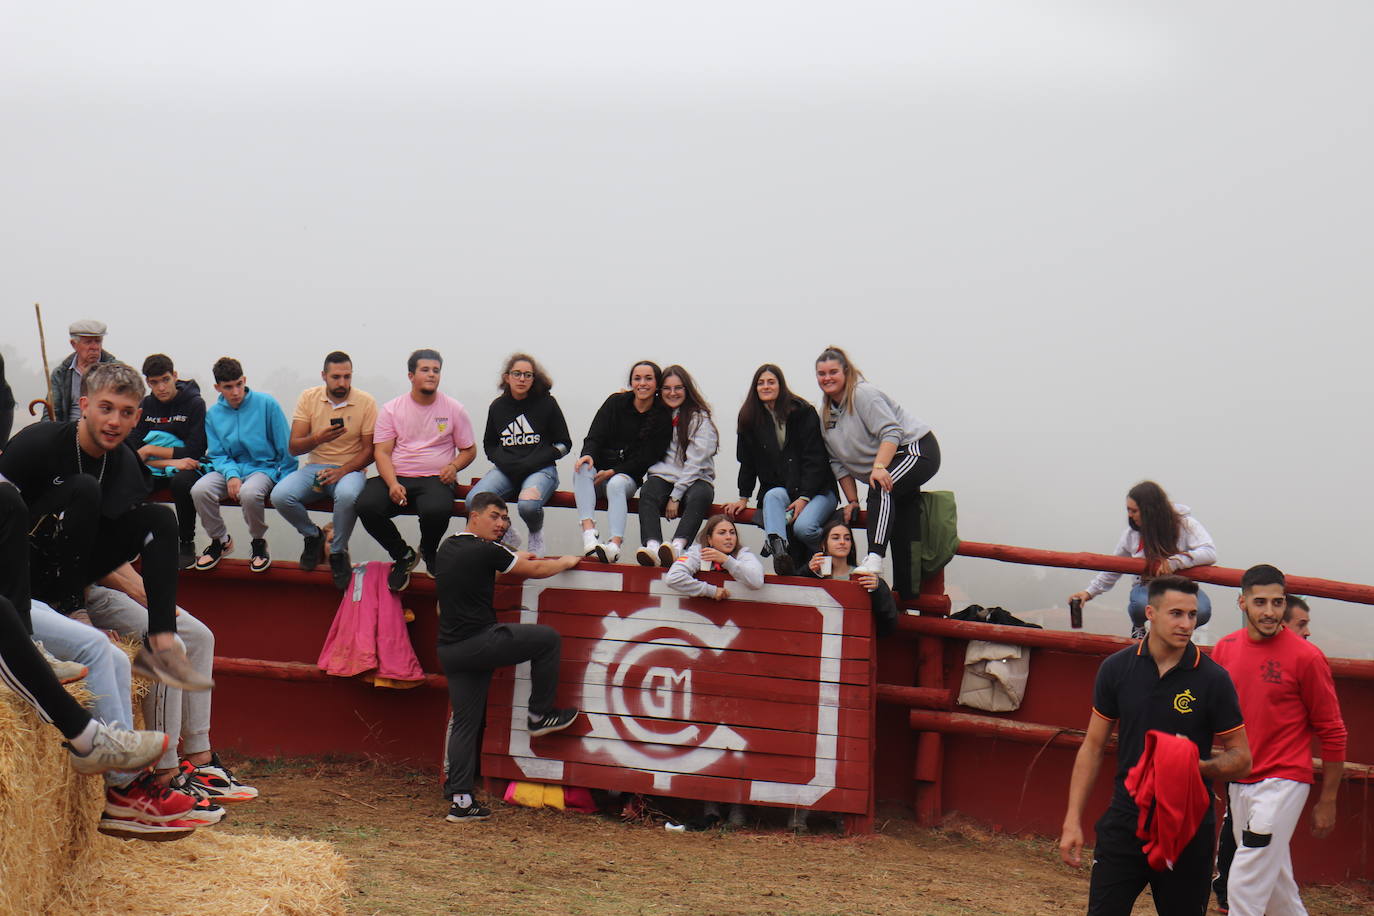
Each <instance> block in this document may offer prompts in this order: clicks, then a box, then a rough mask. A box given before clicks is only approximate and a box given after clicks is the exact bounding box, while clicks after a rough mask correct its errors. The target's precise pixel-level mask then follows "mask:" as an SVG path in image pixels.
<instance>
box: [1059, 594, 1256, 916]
mask: <svg viewBox="0 0 1374 916" xmlns="http://www.w3.org/2000/svg"><path fill="white" fill-rule="evenodd" d="M1145 617H1146V619H1147V620H1149V622H1150V630H1149V634H1148V635H1147V636H1146V638H1145V639H1143V640H1141V641H1140V642H1139V643H1137V644H1135V645H1133V646H1128V647H1127V648H1125V649H1122V650H1121V651H1120V652H1117V653H1115V654H1113V655H1112V656H1110V657H1109V658H1107V659H1106V660H1105V661H1104V662H1103V663H1102V665H1101V667H1100V668H1098V669H1097V683H1096V685H1095V686H1094V688H1093V710H1092V717H1091V718H1090V719H1089V721H1088V730H1087V734H1086V735H1084V737H1083V745H1082V746H1081V747H1080V748H1079V750H1078V756H1077V758H1076V759H1075V760H1074V765H1073V777H1072V779H1071V780H1070V782H1069V806H1068V811H1067V812H1066V813H1065V815H1064V828H1063V833H1062V834H1061V835H1060V838H1059V855H1060V857H1061V858H1062V859H1063V860H1064V861H1065V862H1066V863H1068V864H1069V865H1073V866H1075V867H1076V866H1078V865H1080V864H1081V852H1082V849H1083V808H1084V807H1085V806H1086V804H1087V801H1088V796H1089V795H1090V794H1091V792H1092V788H1093V785H1094V784H1095V783H1096V782H1097V775H1098V770H1099V769H1100V768H1101V765H1102V752H1103V748H1104V747H1105V745H1106V743H1107V739H1108V738H1109V737H1110V736H1111V733H1112V728H1113V726H1116V727H1117V729H1118V732H1119V735H1118V750H1117V768H1116V780H1115V786H1114V789H1113V791H1112V800H1111V804H1110V805H1108V807H1107V811H1106V813H1105V814H1103V815H1102V817H1101V819H1100V820H1098V822H1097V824H1096V827H1095V831H1096V833H1097V845H1096V847H1095V848H1094V850H1093V870H1092V882H1091V885H1090V887H1089V891H1088V913H1089V916H1109V914H1110V916H1117V914H1119V916H1129V914H1130V912H1131V910H1132V908H1133V907H1134V906H1135V901H1136V898H1137V897H1139V896H1140V892H1141V891H1142V890H1144V889H1145V886H1146V885H1147V884H1148V885H1149V886H1150V889H1151V891H1152V892H1153V894H1154V901H1155V910H1156V911H1157V912H1158V913H1160V914H1168V916H1185V914H1197V916H1203V914H1204V913H1206V912H1207V896H1208V891H1209V888H1210V884H1211V878H1212V838H1213V837H1214V836H1215V835H1216V824H1215V817H1214V815H1213V813H1212V810H1211V808H1210V807H1209V809H1208V811H1207V814H1206V816H1205V817H1204V818H1203V820H1202V823H1201V825H1200V826H1199V827H1198V828H1197V831H1196V832H1195V833H1194V835H1193V838H1192V839H1191V840H1190V841H1189V842H1188V844H1187V846H1186V848H1184V850H1183V852H1182V853H1181V854H1180V856H1179V858H1178V860H1177V861H1176V862H1174V867H1173V868H1172V869H1168V870H1164V871H1156V870H1154V869H1152V868H1151V867H1150V865H1149V862H1148V861H1147V859H1146V856H1145V852H1144V848H1143V843H1142V841H1141V840H1140V839H1139V838H1137V836H1136V822H1137V818H1138V816H1139V812H1138V809H1137V808H1136V804H1135V801H1134V800H1133V799H1132V798H1131V795H1130V793H1129V792H1128V791H1127V790H1126V774H1127V773H1128V772H1129V771H1130V769H1131V767H1133V766H1134V765H1135V764H1136V761H1138V760H1139V759H1140V756H1141V753H1142V751H1143V750H1144V748H1145V733H1146V732H1147V731H1150V730H1152V729H1157V730H1159V731H1162V732H1165V733H1167V734H1171V735H1173V734H1177V735H1181V736H1183V737H1185V738H1188V739H1189V740H1191V741H1192V742H1193V743H1194V744H1196V745H1197V749H1198V778H1199V779H1201V780H1202V781H1203V785H1204V786H1205V787H1206V788H1207V791H1208V794H1209V796H1210V793H1211V785H1210V783H1209V782H1208V780H1211V779H1222V780H1231V779H1236V778H1239V777H1242V776H1244V775H1245V774H1247V773H1248V772H1249V771H1250V746H1249V743H1248V742H1247V741H1246V738H1245V724H1244V722H1243V721H1242V719H1241V714H1240V702H1239V701H1238V700H1237V699H1236V689H1235V687H1234V686H1233V685H1232V683H1231V678H1230V676H1229V675H1227V673H1226V672H1225V671H1224V670H1223V669H1222V667H1221V666H1220V665H1218V664H1216V663H1215V662H1213V661H1212V660H1211V659H1210V658H1207V657H1206V656H1204V655H1202V653H1200V652H1199V651H1198V648H1197V646H1195V645H1193V642H1192V637H1193V630H1194V629H1195V628H1196V627H1197V583H1196V582H1194V581H1192V580H1191V579H1185V578H1183V577H1182V576H1160V577H1158V578H1156V579H1153V580H1152V581H1151V582H1150V589H1149V605H1148V606H1147V607H1146V608H1145ZM1214 740H1215V741H1217V742H1218V743H1219V744H1221V746H1222V748H1223V750H1222V752H1221V753H1220V754H1218V755H1216V756H1215V757H1212V756H1211V753H1212V742H1213V741H1214Z"/></svg>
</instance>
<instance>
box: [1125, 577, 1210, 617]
mask: <svg viewBox="0 0 1374 916" xmlns="http://www.w3.org/2000/svg"><path fill="white" fill-rule="evenodd" d="M1149 603H1150V587H1149V586H1148V585H1145V584H1143V583H1142V584H1140V585H1137V586H1136V587H1135V588H1133V589H1131V601H1130V603H1129V604H1127V605H1126V613H1128V614H1130V615H1131V625H1132V626H1137V627H1143V626H1145V605H1147V604H1149ZM1211 619H1212V599H1211V598H1208V597H1207V593H1206V592H1204V591H1203V590H1202V589H1201V588H1199V589H1198V590H1197V625H1198V626H1203V625H1204V624H1206V623H1207V621H1209V620H1211Z"/></svg>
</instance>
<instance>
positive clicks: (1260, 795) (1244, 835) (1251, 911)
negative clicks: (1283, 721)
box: [1226, 779, 1312, 916]
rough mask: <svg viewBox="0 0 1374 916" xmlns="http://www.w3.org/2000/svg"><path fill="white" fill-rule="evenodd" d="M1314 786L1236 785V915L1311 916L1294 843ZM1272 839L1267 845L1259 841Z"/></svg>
mask: <svg viewBox="0 0 1374 916" xmlns="http://www.w3.org/2000/svg"><path fill="white" fill-rule="evenodd" d="M1311 788H1312V787H1311V786H1309V785H1308V784H1307V783H1305V782H1295V781H1293V780H1291V779H1261V780H1260V781H1259V782H1254V783H1241V782H1233V783H1231V793H1230V794H1231V819H1232V821H1233V824H1232V828H1233V830H1234V831H1235V837H1236V858H1235V860H1234V861H1232V862H1231V876H1230V878H1228V879H1227V882H1226V896H1227V898H1228V899H1229V900H1230V906H1231V913H1232V914H1233V916H1307V908H1306V907H1304V906H1303V905H1302V898H1301V897H1299V896H1298V882H1297V881H1296V880H1294V878H1293V858H1292V856H1291V855H1290V854H1289V849H1288V844H1289V841H1291V840H1292V839H1293V832H1294V831H1295V830H1296V829H1297V827H1298V820H1299V819H1300V818H1301V817H1302V808H1303V805H1304V804H1305V803H1306V802H1307V793H1308V792H1309V791H1310V790H1311ZM1266 837H1267V838H1268V842H1267V844H1266V845H1263V846H1260V845H1255V844H1256V843H1260V842H1264V840H1265V838H1266ZM1247 840H1248V844H1247Z"/></svg>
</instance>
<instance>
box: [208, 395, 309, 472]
mask: <svg viewBox="0 0 1374 916" xmlns="http://www.w3.org/2000/svg"><path fill="white" fill-rule="evenodd" d="M205 436H206V440H207V443H208V444H207V447H206V449H205V456H206V457H207V458H208V459H209V460H210V464H211V466H212V467H213V468H214V469H215V470H216V471H218V472H219V473H221V474H223V475H224V477H225V479H226V480H233V479H234V478H235V477H237V478H239V479H240V480H246V479H248V476H249V475H250V474H256V473H259V472H261V473H263V474H266V475H267V476H268V477H271V478H272V482H273V483H276V482H277V481H279V480H281V479H282V478H283V477H285V476H286V475H287V474H290V473H291V472H292V471H294V470H295V469H296V458H295V456H293V455H292V454H291V452H290V450H289V449H288V448H287V444H288V443H289V442H290V441H291V427H290V426H289V425H288V424H287V422H286V414H284V413H282V410H281V405H279V404H278V403H277V402H276V399H275V398H273V397H272V395H270V394H261V393H260V392H257V391H254V390H252V389H251V388H250V389H248V392H247V393H246V394H245V395H244V396H243V401H242V403H240V404H239V406H238V409H237V410H235V409H234V408H233V407H230V406H229V402H228V401H226V400H225V399H224V395H220V396H219V400H217V401H216V402H215V403H214V405H213V406H212V407H211V408H210V409H209V410H208V411H206V412H205Z"/></svg>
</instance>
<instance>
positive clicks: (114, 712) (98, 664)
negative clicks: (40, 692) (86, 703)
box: [31, 598, 138, 787]
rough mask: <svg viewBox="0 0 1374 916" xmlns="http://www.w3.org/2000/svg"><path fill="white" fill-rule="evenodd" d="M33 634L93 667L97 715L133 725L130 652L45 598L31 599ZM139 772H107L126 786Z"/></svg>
mask: <svg viewBox="0 0 1374 916" xmlns="http://www.w3.org/2000/svg"><path fill="white" fill-rule="evenodd" d="M31 613H32V617H33V638H34V639H36V640H38V641H39V642H41V643H42V644H43V648H45V649H47V650H48V651H49V652H51V653H52V654H53V656H54V657H56V658H60V659H61V660H62V661H65V662H77V663H78V664H82V665H85V666H86V667H87V668H89V669H90V671H89V673H88V674H87V675H86V686H87V687H88V688H90V691H91V693H92V695H93V696H92V697H91V705H92V707H93V709H92V712H93V713H94V715H95V718H97V719H99V720H100V721H102V722H104V723H105V724H106V725H112V726H115V727H117V728H123V729H132V728H133V727H134V710H133V706H132V705H131V703H132V687H131V684H130V680H129V678H130V669H129V656H127V655H125V654H124V652H123V651H122V650H121V649H119V648H118V647H117V646H116V645H115V644H114V643H112V642H110V640H109V637H107V636H106V635H105V634H104V633H103V632H101V631H100V630H97V629H96V628H95V627H91V626H87V625H86V624H84V623H81V622H80V621H77V620H72V619H71V618H70V617H66V616H64V615H62V614H59V613H57V611H54V610H53V609H52V608H50V607H48V606H47V605H46V604H44V603H43V602H42V601H39V600H38V599H36V598H35V599H34V600H33V602H32V611H31ZM137 775H138V774H137V773H116V772H113V771H111V772H109V773H106V774H105V782H107V783H108V784H110V785H112V786H121V787H122V786H127V785H128V784H129V783H131V782H133V781H134V777H136V776H137Z"/></svg>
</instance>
